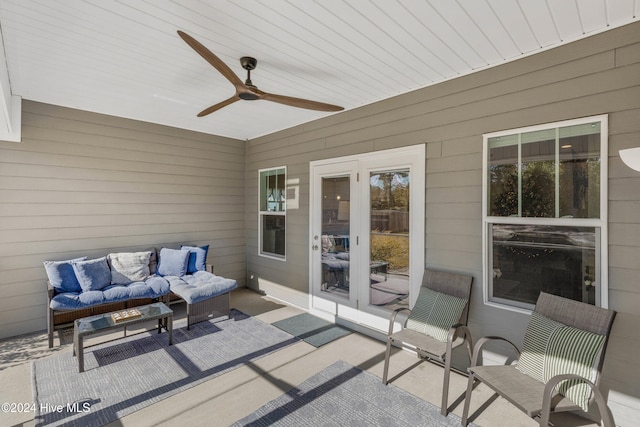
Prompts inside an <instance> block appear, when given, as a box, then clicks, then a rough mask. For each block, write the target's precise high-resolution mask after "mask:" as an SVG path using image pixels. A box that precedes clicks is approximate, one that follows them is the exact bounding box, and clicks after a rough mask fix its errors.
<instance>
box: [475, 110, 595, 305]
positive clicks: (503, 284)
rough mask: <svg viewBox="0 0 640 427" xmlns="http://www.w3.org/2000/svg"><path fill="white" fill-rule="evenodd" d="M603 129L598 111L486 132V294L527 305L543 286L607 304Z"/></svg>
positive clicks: (490, 299)
mask: <svg viewBox="0 0 640 427" xmlns="http://www.w3.org/2000/svg"><path fill="white" fill-rule="evenodd" d="M606 129H607V117H606V116H598V117H590V118H585V119H578V120H571V121H566V122H559V123H552V124H548V125H542V126H535V127H531V128H526V129H517V130H511V131H505V132H497V133H492V134H488V135H484V154H485V159H486V163H485V168H484V181H483V182H484V185H483V192H484V201H483V203H484V207H483V223H484V229H483V232H484V236H485V239H484V241H485V246H484V250H483V251H484V259H485V301H486V302H488V303H495V304H499V305H506V306H512V307H517V308H521V309H531V308H533V306H534V305H535V302H536V300H537V298H538V295H539V293H540V292H541V291H543V292H547V293H551V294H555V295H560V296H563V297H566V298H571V299H574V300H578V301H583V302H586V303H589V304H594V305H599V306H605V307H606V305H607V275H606V271H607V266H606V248H607V246H606V227H607V218H606V214H607V212H606V185H601V183H605V184H606V182H607V176H606V159H607V152H606V147H607V132H606ZM603 206H604V209H603V208H602V207H603ZM603 254H605V256H603Z"/></svg>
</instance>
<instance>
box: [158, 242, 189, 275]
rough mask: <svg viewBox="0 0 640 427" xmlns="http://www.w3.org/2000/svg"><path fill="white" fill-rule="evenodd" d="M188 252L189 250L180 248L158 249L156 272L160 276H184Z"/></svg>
mask: <svg viewBox="0 0 640 427" xmlns="http://www.w3.org/2000/svg"><path fill="white" fill-rule="evenodd" d="M189 253H190V252H189V251H182V250H180V249H169V248H162V249H160V259H159V261H158V269H157V270H156V273H157V274H158V275H160V276H177V277H181V276H184V275H185V274H187V262H188V261H189Z"/></svg>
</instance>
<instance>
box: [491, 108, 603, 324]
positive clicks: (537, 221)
mask: <svg viewBox="0 0 640 427" xmlns="http://www.w3.org/2000/svg"><path fill="white" fill-rule="evenodd" d="M608 117H609V116H608V115H607V114H601V115H596V116H589V117H582V118H578V119H571V120H562V121H558V122H552V123H544V124H540V125H534V126H527V127H522V128H515V129H508V130H503V131H498V132H491V133H486V134H483V135H482V277H483V286H482V293H483V301H484V304H485V305H487V306H491V307H496V308H500V309H504V310H509V311H515V312H518V313H525V314H530V313H531V311H532V309H533V308H532V309H526V308H522V307H517V306H514V305H509V304H503V303H500V302H496V301H492V300H491V292H492V286H491V284H492V281H491V279H492V278H491V277H490V274H491V272H490V271H489V260H490V257H491V256H492V248H490V247H489V243H490V237H489V229H490V226H491V224H495V223H499V224H515V225H518V224H522V225H524V224H534V225H550V226H577V227H595V228H599V229H600V233H599V234H600V240H599V243H600V245H599V246H600V248H599V249H600V250H599V256H598V257H597V258H596V264H598V263H599V266H600V277H599V279H600V289H599V291H600V292H599V295H596V306H598V307H603V308H608V306H609V256H608V247H609V246H608V245H609V243H608V224H609V217H608V200H609V197H608V187H609V186H608V182H609V166H608V163H609V162H608V159H609V155H608V137H609V125H608ZM598 121H599V122H600V159H601V160H600V218H531V217H528V218H527V217H500V216H490V215H488V196H489V194H488V191H489V168H488V162H489V139H490V138H495V137H499V136H506V135H513V134H520V133H525V132H534V131H539V130H545V129H554V128H559V127H565V126H574V125H580V124H585V123H590V122H598ZM596 253H598V252H596Z"/></svg>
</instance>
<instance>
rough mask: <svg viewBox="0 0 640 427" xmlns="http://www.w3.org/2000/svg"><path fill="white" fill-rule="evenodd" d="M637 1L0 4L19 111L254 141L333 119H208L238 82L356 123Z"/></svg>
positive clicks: (581, 33) (246, 106) (285, 111)
mask: <svg viewBox="0 0 640 427" xmlns="http://www.w3.org/2000/svg"><path fill="white" fill-rule="evenodd" d="M639 12H640V0H331V1H326V0H325V1H321V0H233V1H232V0H215V1H214V0H210V1H198V0H56V1H51V0H0V28H1V31H2V38H3V41H4V48H5V55H6V60H7V67H8V74H9V81H10V90H11V93H12V94H13V95H18V96H21V97H22V98H23V99H29V100H35V101H40V102H46V103H50V104H56V105H62V106H66V107H72V108H79V109H83V110H88V111H95V112H99V113H104V114H109V115H114V116H120V117H126V118H131V119H136V120H142V121H147V122H153V123H161V124H166V125H169V126H175V127H179V128H185V129H191V130H196V131H201V132H205V133H210V134H215V135H222V136H228V137H232V138H237V139H251V138H255V137H257V136H260V135H265V134H269V133H272V132H275V131H278V130H281V129H286V128H289V127H291V126H294V125H297V124H300V123H305V122H308V121H311V120H314V119H317V118H320V117H324V116H326V115H328V114H340V113H326V112H318V111H310V110H303V109H299V108H293V107H288V106H284V105H280V104H276V103H272V102H268V101H255V102H245V101H243V102H236V103H234V104H232V105H230V106H228V107H225V108H223V109H222V110H219V111H217V112H215V113H213V114H211V115H209V116H206V117H203V118H197V117H196V114H197V113H198V112H200V111H201V110H203V109H204V108H206V107H208V106H210V105H213V104H215V103H217V102H220V101H222V100H224V99H226V98H228V97H230V96H232V95H233V93H234V88H233V86H232V85H231V84H230V83H229V81H227V80H226V79H225V78H224V77H222V75H220V74H219V73H218V72H217V71H216V70H215V69H214V68H213V67H212V66H211V65H209V64H208V63H207V62H206V61H205V60H204V59H203V58H202V57H200V56H199V55H198V54H196V53H195V52H194V51H193V50H192V49H191V48H190V47H189V46H188V45H187V44H186V43H185V42H184V41H183V40H182V39H180V37H178V35H177V34H176V30H183V31H185V32H186V33H188V34H190V35H191V36H193V37H194V38H196V39H197V40H199V41H200V42H201V43H202V44H203V45H205V46H206V47H207V48H208V49H210V50H211V51H212V52H214V53H215V54H216V55H217V56H218V57H219V58H220V59H222V60H223V61H224V62H225V63H226V64H227V65H228V66H229V67H230V68H231V69H232V70H233V71H234V72H235V73H236V74H237V75H238V76H239V77H240V78H241V79H242V80H243V81H244V79H245V78H246V72H245V71H244V70H243V69H242V68H241V66H240V63H239V58H240V57H242V56H253V57H255V58H257V59H258V67H257V69H256V70H255V71H253V72H252V73H251V78H252V80H253V83H254V84H255V85H257V86H258V87H259V88H260V89H262V90H263V91H266V92H270V93H276V94H281V95H288V96H294V97H300V98H306V99H311V100H316V101H320V102H326V103H330V104H337V105H341V106H343V107H345V109H353V108H356V107H359V106H362V105H366V104H370V103H373V102H376V101H379V100H382V99H385V98H389V97H392V96H395V95H398V94H401V93H406V92H409V91H412V90H415V89H418V88H422V87H425V86H428V85H432V84H436V83H439V82H442V81H444V80H447V79H452V78H456V77H459V76H462V75H465V74H468V73H472V72H474V71H477V70H482V69H485V68H487V67H492V66H496V65H500V64H503V63H505V62H507V61H512V60H515V59H518V58H521V57H523V56H526V55H532V54H535V53H537V52H539V51H541V50H545V49H549V48H552V47H556V46H558V45H561V44H563V43H568V42H571V41H575V40H577V39H580V38H583V37H588V36H590V35H593V34H596V33H598V32H602V31H606V30H608V29H611V28H615V27H618V26H621V25H625V24H628V23H630V22H633V21H637V20H638V15H639Z"/></svg>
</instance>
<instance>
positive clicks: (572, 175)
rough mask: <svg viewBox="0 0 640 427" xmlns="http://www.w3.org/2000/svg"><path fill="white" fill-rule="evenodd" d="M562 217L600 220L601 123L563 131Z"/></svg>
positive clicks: (561, 156)
mask: <svg viewBox="0 0 640 427" xmlns="http://www.w3.org/2000/svg"><path fill="white" fill-rule="evenodd" d="M560 216H561V217H572V218H598V217H600V123H587V124H585V125H579V126H569V127H564V128H560Z"/></svg>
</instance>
